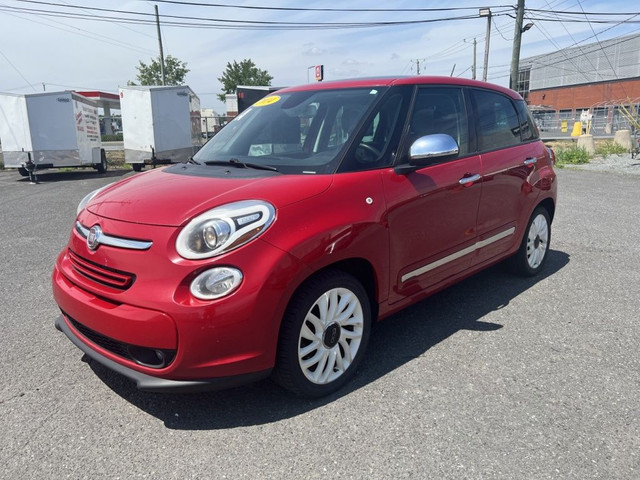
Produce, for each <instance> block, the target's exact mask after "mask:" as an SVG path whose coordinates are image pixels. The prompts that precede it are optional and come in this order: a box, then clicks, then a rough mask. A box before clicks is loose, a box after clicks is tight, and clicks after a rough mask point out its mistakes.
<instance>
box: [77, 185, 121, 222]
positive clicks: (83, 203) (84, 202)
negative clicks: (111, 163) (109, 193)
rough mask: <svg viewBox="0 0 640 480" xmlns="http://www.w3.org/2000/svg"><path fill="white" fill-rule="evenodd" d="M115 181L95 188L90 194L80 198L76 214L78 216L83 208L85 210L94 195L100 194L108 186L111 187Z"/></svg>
mask: <svg viewBox="0 0 640 480" xmlns="http://www.w3.org/2000/svg"><path fill="white" fill-rule="evenodd" d="M114 183H115V182H111V183H109V184H108V185H105V186H104V187H102V188H99V189H97V190H94V191H93V192H91V193H89V194H88V195H85V197H84V198H83V199H82V200H80V203H79V204H78V208H77V209H76V216H78V215H79V214H80V212H81V211H82V210H84V207H86V206H87V203H89V202H90V201H91V199H92V198H93V197H95V196H96V195H98V194H99V193H100V192H101V191H102V190H104V189H105V188H107V187H110V186H111V185H113V184H114Z"/></svg>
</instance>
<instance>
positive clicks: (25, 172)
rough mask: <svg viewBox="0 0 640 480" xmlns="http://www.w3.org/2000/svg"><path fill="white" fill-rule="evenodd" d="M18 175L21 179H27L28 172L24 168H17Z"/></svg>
mask: <svg viewBox="0 0 640 480" xmlns="http://www.w3.org/2000/svg"><path fill="white" fill-rule="evenodd" d="M18 173H19V174H20V175H22V176H23V177H28V176H29V172H28V171H27V169H26V168H24V167H18Z"/></svg>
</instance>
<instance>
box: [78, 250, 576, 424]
mask: <svg viewBox="0 0 640 480" xmlns="http://www.w3.org/2000/svg"><path fill="white" fill-rule="evenodd" d="M568 263H569V255H568V254H567V253H564V252H561V251H557V250H550V251H549V257H548V259H547V264H546V265H545V270H544V271H543V273H542V274H541V275H540V276H537V277H534V278H523V277H517V276H514V275H512V274H510V273H508V272H506V271H505V269H504V268H503V267H502V266H501V265H497V266H494V267H492V268H490V269H488V270H485V271H483V272H480V273H478V274H476V275H474V276H472V277H471V278H469V279H467V280H464V281H462V282H461V283H458V284H456V285H454V286H452V287H450V288H448V289H446V290H444V291H442V292H440V293H437V294H435V295H433V296H431V297H429V298H427V299H426V300H423V301H421V302H419V303H417V304H415V305H413V306H411V307H409V308H406V309H405V310H403V311H401V312H399V313H396V314H395V315H393V316H391V317H388V318H387V319H385V320H383V321H382V322H380V323H378V324H376V325H375V327H374V329H373V332H372V335H371V339H370V343H369V346H368V348H367V352H366V356H365V358H364V361H363V362H362V365H361V367H360V370H359V372H357V375H356V376H355V378H354V379H353V380H352V381H351V382H350V383H349V384H347V385H346V386H345V387H344V388H342V389H341V390H340V391H338V392H336V393H335V394H333V395H330V396H328V397H324V398H321V399H316V400H309V399H301V398H297V397H294V396H293V395H291V394H289V393H288V392H287V391H285V390H283V389H282V388H280V387H279V386H277V385H276V384H274V383H272V382H271V381H269V380H265V381H262V382H259V383H255V384H252V385H248V386H245V387H240V388H235V389H232V390H225V391H220V392H207V393H199V394H153V393H145V392H140V391H138V390H137V389H136V388H135V385H134V384H133V383H132V382H130V381H129V380H127V379H125V378H124V377H121V376H119V375H117V374H115V373H113V372H112V371H110V370H107V369H106V368H104V367H103V366H101V365H100V364H98V363H96V362H91V363H90V365H91V368H92V369H93V371H94V372H95V373H96V375H98V377H99V378H100V379H101V380H102V381H103V382H104V383H105V384H106V385H107V386H108V387H109V388H111V389H112V390H113V391H114V392H115V393H117V394H118V395H120V396H121V397H123V398H124V399H126V400H127V401H129V402H131V403H132V404H133V405H135V406H136V407H138V408H140V409H141V410H143V411H145V412H146V413H148V414H150V415H153V416H154V417H157V418H158V419H160V420H162V421H163V422H164V424H165V426H166V427H167V428H171V429H178V430H215V429H225V428H234V427H241V426H249V425H260V424H266V423H271V422H275V421H278V420H282V419H286V418H291V417H295V416H297V415H300V414H303V413H305V412H308V411H311V410H313V409H315V408H318V407H320V406H323V405H326V404H328V403H330V402H332V401H334V400H336V399H337V398H340V397H342V396H345V395H348V394H349V393H351V392H353V391H355V390H358V389H359V388H362V387H364V386H366V385H369V384H371V383H373V382H375V381H376V380H378V379H380V378H381V377H383V376H385V375H386V374H388V373H389V372H392V371H393V370H395V369H397V368H398V367H401V366H402V365H404V364H406V363H408V362H410V361H411V360H412V359H414V358H417V357H419V356H421V355H423V354H424V353H425V352H427V351H428V350H429V349H430V348H431V347H433V346H435V345H437V344H439V343H440V342H442V341H444V340H446V339H447V338H448V337H450V336H452V335H454V334H455V333H456V332H458V331H460V330H474V331H494V330H498V329H500V328H502V327H503V326H502V325H500V324H495V323H487V322H483V321H482V320H481V319H482V318H483V317H484V316H485V315H486V314H488V313H490V312H492V311H495V310H498V309H500V308H503V307H505V306H506V305H508V304H509V302H510V301H511V300H512V299H514V298H516V297H517V296H519V295H520V294H522V293H523V292H525V291H526V290H528V289H529V288H531V287H532V286H534V285H535V284H536V283H538V282H541V281H542V280H544V279H545V278H547V277H550V276H552V275H554V274H555V273H556V272H558V271H559V270H561V269H562V268H564V267H565V266H566V265H567V264H568Z"/></svg>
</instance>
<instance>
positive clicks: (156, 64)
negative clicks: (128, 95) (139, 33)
mask: <svg viewBox="0 0 640 480" xmlns="http://www.w3.org/2000/svg"><path fill="white" fill-rule="evenodd" d="M136 68H137V69H138V75H137V76H136V80H138V83H134V82H132V81H130V80H129V81H128V82H127V85H162V72H161V71H160V57H158V58H152V59H151V63H149V64H148V65H147V64H146V63H144V62H143V61H142V60H140V65H138V66H137V67H136ZM188 72H189V69H188V68H187V63H186V62H181V61H180V60H178V59H177V58H176V57H172V56H171V55H167V56H166V58H165V59H164V76H165V79H166V82H165V84H166V85H184V77H185V76H186V75H187V73H188Z"/></svg>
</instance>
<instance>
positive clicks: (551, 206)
mask: <svg viewBox="0 0 640 480" xmlns="http://www.w3.org/2000/svg"><path fill="white" fill-rule="evenodd" d="M538 207H543V208H544V209H545V210H546V211H547V212H548V213H549V219H550V220H551V223H553V217H554V215H555V213H556V204H555V202H554V201H553V199H552V198H545V199H544V200H542V201H541V202H540V203H538V205H537V206H536V208H538ZM534 210H535V208H534Z"/></svg>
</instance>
